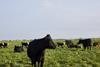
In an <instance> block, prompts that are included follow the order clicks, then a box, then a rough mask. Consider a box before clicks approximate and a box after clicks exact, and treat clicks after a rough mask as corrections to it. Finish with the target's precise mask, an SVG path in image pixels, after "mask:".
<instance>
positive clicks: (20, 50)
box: [14, 45, 24, 52]
mask: <svg viewBox="0 0 100 67" xmlns="http://www.w3.org/2000/svg"><path fill="white" fill-rule="evenodd" d="M22 51H24V49H23V47H22V46H16V45H15V47H14V52H22Z"/></svg>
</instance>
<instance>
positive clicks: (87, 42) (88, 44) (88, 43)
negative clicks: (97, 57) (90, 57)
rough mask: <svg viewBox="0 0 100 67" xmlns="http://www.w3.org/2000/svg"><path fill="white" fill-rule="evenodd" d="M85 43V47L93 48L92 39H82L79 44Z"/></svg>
mask: <svg viewBox="0 0 100 67" xmlns="http://www.w3.org/2000/svg"><path fill="white" fill-rule="evenodd" d="M81 43H82V44H83V47H84V49H86V48H87V49H88V48H89V49H91V46H92V45H91V39H80V40H79V42H78V44H81Z"/></svg>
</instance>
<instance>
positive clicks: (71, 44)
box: [65, 40, 81, 48]
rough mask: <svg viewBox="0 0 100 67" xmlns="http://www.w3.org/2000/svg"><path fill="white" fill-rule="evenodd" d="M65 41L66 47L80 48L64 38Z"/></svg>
mask: <svg viewBox="0 0 100 67" xmlns="http://www.w3.org/2000/svg"><path fill="white" fill-rule="evenodd" d="M65 43H66V45H67V47H68V48H81V47H80V46H78V45H74V44H73V43H72V41H71V40H65Z"/></svg>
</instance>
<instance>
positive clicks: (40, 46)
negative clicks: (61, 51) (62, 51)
mask: <svg viewBox="0 0 100 67" xmlns="http://www.w3.org/2000/svg"><path fill="white" fill-rule="evenodd" d="M46 48H48V49H55V48H56V45H55V44H54V42H53V41H52V38H51V36H50V35H49V34H48V35H47V36H45V37H44V38H41V39H35V40H32V41H31V42H30V43H29V45H28V48H27V55H28V57H29V58H30V59H31V63H32V66H33V65H34V67H37V64H36V63H38V67H43V63H44V54H45V49H46Z"/></svg>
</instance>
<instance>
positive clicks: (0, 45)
mask: <svg viewBox="0 0 100 67" xmlns="http://www.w3.org/2000/svg"><path fill="white" fill-rule="evenodd" d="M7 46H8V44H7V43H6V42H4V43H0V48H7Z"/></svg>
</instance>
